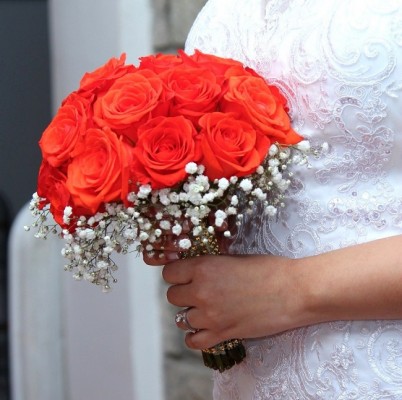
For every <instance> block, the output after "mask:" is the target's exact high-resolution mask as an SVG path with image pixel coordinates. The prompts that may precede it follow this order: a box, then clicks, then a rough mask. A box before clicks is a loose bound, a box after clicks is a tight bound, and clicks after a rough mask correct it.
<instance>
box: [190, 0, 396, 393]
mask: <svg viewBox="0 0 402 400" xmlns="http://www.w3.org/2000/svg"><path fill="white" fill-rule="evenodd" d="M196 48H197V49H200V50H201V51H204V52H207V53H214V54H217V55H220V56H225V57H232V58H235V59H237V60H240V61H242V62H244V63H245V64H247V65H249V66H251V67H253V68H255V69H256V70H257V71H258V72H260V73H261V74H262V75H263V76H264V77H266V78H267V79H268V80H270V81H271V82H273V83H275V84H276V85H278V86H279V87H280V88H281V89H282V91H283V92H284V93H285V95H286V97H287V99H288V101H289V106H290V109H291V116H292V118H293V125H294V127H295V128H296V130H298V131H299V132H300V133H301V134H303V135H304V136H306V137H308V138H309V139H310V140H311V142H312V144H313V145H320V144H322V143H323V142H325V141H326V142H328V143H329V151H328V153H327V154H325V155H323V156H321V157H317V158H316V159H312V160H311V164H312V168H311V169H306V168H303V167H300V168H298V169H297V170H296V171H295V172H296V179H295V181H294V183H293V185H292V188H291V191H290V193H289V199H288V202H287V203H288V205H287V207H286V209H285V210H284V212H283V213H282V214H281V215H280V216H279V218H278V222H277V223H268V222H267V221H258V222H259V223H258V224H255V223H254V224H249V225H247V226H246V227H245V228H244V231H243V232H242V235H241V237H242V241H241V243H237V244H236V245H235V248H234V249H233V251H235V252H239V253H274V254H278V255H283V256H288V257H303V256H307V255H312V254H318V253H322V252H326V251H330V250H333V249H337V248H341V247H345V246H349V245H353V244H357V243H363V242H366V241H370V240H374V239H378V238H382V237H386V236H391V235H397V234H401V233H402V132H401V130H402V116H401V109H402V100H401V90H402V1H401V0H325V1H323V0H210V1H209V2H208V3H207V4H206V6H205V8H204V9H203V11H202V12H201V13H200V15H199V17H198V18H197V20H196V22H195V23H194V26H193V28H192V30H191V32H190V34H189V37H188V41H187V45H186V50H187V51H188V52H192V51H193V50H194V49H196ZM257 218H258V217H257V216H256V217H255V219H257ZM254 222H255V221H254ZM257 226H258V228H257ZM378 267H379V268H381V265H379V266H378ZM267 317H269V316H267ZM247 348H248V356H247V359H246V362H244V363H243V364H241V365H240V366H237V367H235V368H233V369H232V370H230V371H229V372H227V373H224V374H216V376H215V389H214V398H215V399H220V400H225V399H242V400H243V399H247V400H249V399H253V400H257V399H276V400H279V399H286V400H289V399H291V400H292V399H339V400H340V399H359V400H361V399H367V400H368V399H370V400H375V399H402V321H365V322H361V321H355V322H335V323H327V324H321V325H316V326H311V327H307V328H303V329H297V330H293V331H290V332H286V333H283V334H280V335H277V336H274V337H268V338H265V339H260V340H254V341H248V342H247Z"/></svg>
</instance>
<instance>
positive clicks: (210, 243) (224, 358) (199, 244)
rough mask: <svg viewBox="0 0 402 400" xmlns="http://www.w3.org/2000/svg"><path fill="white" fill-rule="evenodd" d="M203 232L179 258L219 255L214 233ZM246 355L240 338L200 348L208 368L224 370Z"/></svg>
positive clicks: (240, 360) (237, 362)
mask: <svg viewBox="0 0 402 400" xmlns="http://www.w3.org/2000/svg"><path fill="white" fill-rule="evenodd" d="M204 232H205V233H204V234H203V235H200V236H197V237H195V238H193V239H192V246H191V247H190V249H188V250H187V251H185V252H183V253H182V256H181V258H182V259H184V258H189V257H198V256H202V255H208V254H210V255H219V254H220V250H219V244H218V239H217V237H216V236H215V234H212V233H209V232H208V231H207V230H206V229H205V230H204ZM245 357H246V349H245V348H244V345H243V341H242V340H241V339H230V340H226V341H224V342H222V343H219V344H217V345H215V346H213V347H210V348H208V349H203V350H202V358H203V360H204V364H205V366H206V367H208V368H212V369H214V370H218V371H219V372H224V371H226V370H228V369H230V368H232V367H233V366H234V365H235V364H239V363H240V362H242V361H243V359H244V358H245Z"/></svg>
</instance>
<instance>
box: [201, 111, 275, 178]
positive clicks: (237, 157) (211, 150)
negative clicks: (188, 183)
mask: <svg viewBox="0 0 402 400" xmlns="http://www.w3.org/2000/svg"><path fill="white" fill-rule="evenodd" d="M200 125H201V127H202V130H201V132H200V136H201V149H202V159H201V164H203V165H204V166H205V174H206V175H207V176H208V178H209V179H210V180H214V179H219V178H230V177H231V176H238V177H240V176H246V175H249V174H251V173H253V172H255V170H256V169H257V167H258V166H259V165H261V163H262V162H263V160H264V158H265V157H266V155H267V152H268V149H269V146H270V141H269V139H268V138H267V137H266V136H264V135H263V134H261V133H259V132H256V131H255V130H254V128H253V127H252V126H251V125H250V124H249V123H247V122H245V121H241V120H238V119H236V118H235V117H234V116H233V115H230V114H224V113H220V112H216V113H212V114H207V115H205V116H203V117H202V118H201V119H200Z"/></svg>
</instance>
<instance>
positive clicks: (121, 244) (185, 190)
mask: <svg viewBox="0 0 402 400" xmlns="http://www.w3.org/2000/svg"><path fill="white" fill-rule="evenodd" d="M309 151H310V146H309V143H308V142H306V141H303V142H301V143H299V144H298V145H297V146H294V147H292V148H281V147H280V146H279V145H276V144H275V145H272V146H271V148H270V149H269V152H268V157H267V159H266V160H265V162H264V163H263V164H262V165H260V166H259V167H258V168H257V169H256V171H255V173H253V174H251V175H249V176H244V177H237V176H232V177H230V178H229V179H227V178H221V179H217V180H215V181H210V180H209V179H208V177H207V176H206V175H204V172H205V171H204V167H203V166H202V165H197V164H196V163H192V162H191V163H188V164H187V165H186V167H185V171H186V173H187V174H188V176H187V179H186V180H185V181H184V182H183V183H182V184H181V185H180V186H179V187H177V188H175V189H173V188H169V189H162V190H153V189H152V188H151V186H150V185H141V186H139V187H138V190H137V191H136V192H131V193H129V194H128V196H127V201H128V204H127V205H124V204H123V203H108V204H105V207H104V209H105V211H104V212H101V213H96V214H95V215H93V216H80V215H75V214H74V210H73V208H72V207H66V208H65V210H64V213H63V222H64V224H65V226H66V227H68V229H67V228H64V229H60V227H59V226H58V225H57V224H55V223H54V222H53V220H52V219H51V218H50V217H51V215H49V214H50V210H49V206H48V205H47V206H45V207H43V204H46V201H45V199H41V198H40V197H39V196H38V194H36V193H35V194H34V195H33V197H32V200H31V202H30V210H31V212H32V214H33V215H34V216H35V218H36V220H35V222H34V223H33V224H32V227H34V228H36V234H35V236H36V237H38V238H43V239H45V238H47V237H48V235H49V233H58V234H59V235H60V236H61V237H62V238H63V239H64V248H63V249H62V256H63V257H64V258H65V259H66V265H65V269H66V270H67V271H70V272H72V273H73V276H74V278H75V279H77V280H87V281H90V282H92V283H94V284H96V285H100V286H102V288H103V290H104V291H109V290H110V288H111V286H112V284H113V283H115V282H116V278H115V277H114V273H115V271H116V270H117V265H116V264H115V262H114V261H113V259H112V256H113V254H114V253H123V254H126V253H128V252H130V251H143V250H145V251H147V252H148V255H149V256H151V255H156V254H157V253H156V252H155V249H154V245H155V243H159V242H160V241H161V236H162V235H163V234H165V233H169V232H170V233H171V234H173V235H175V236H177V237H178V239H177V240H178V246H179V248H180V249H181V250H182V251H187V250H188V249H190V248H191V246H192V242H191V238H196V237H201V238H203V237H205V235H206V234H214V233H215V232H216V231H218V230H219V231H222V227H226V226H229V224H228V218H229V217H230V216H235V217H236V224H237V225H238V224H241V223H242V220H243V215H244V214H246V213H250V212H252V210H253V208H254V206H255V204H256V202H259V203H261V204H262V205H263V209H264V213H265V214H266V216H267V217H268V218H273V217H275V216H276V215H277V213H278V209H279V208H281V207H283V206H284V199H285V191H286V190H287V188H288V187H289V184H290V179H291V176H292V172H291V169H290V168H289V166H290V165H291V164H306V163H307V154H308V152H309ZM211 213H213V214H212V215H213V216H214V218H213V219H212V221H211V220H210V218H209V217H210V215H211ZM184 219H187V220H188V222H189V224H190V225H191V230H190V233H191V235H190V236H189V238H183V236H182V234H183V221H184ZM24 229H25V230H30V229H31V226H25V227H24ZM224 229H226V228H224ZM223 235H224V236H225V237H231V236H232V232H231V231H230V229H227V230H225V231H224V232H223Z"/></svg>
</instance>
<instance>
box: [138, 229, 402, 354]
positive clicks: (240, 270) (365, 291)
mask: <svg viewBox="0 0 402 400" xmlns="http://www.w3.org/2000/svg"><path fill="white" fill-rule="evenodd" d="M169 246H170V245H169V243H167V247H166V248H168V249H172V251H166V252H164V250H159V252H160V254H162V257H161V258H159V254H158V256H157V258H153V259H152V260H148V261H149V263H152V265H161V264H163V263H165V262H166V264H167V265H166V266H165V267H164V270H163V277H164V279H165V280H166V281H167V282H168V283H169V284H171V285H172V286H171V287H170V288H169V290H168V293H167V297H168V300H169V302H171V303H172V304H174V305H176V306H178V307H183V308H184V307H189V311H188V313H187V318H188V322H189V324H190V325H191V326H192V327H193V328H195V329H198V330H199V331H198V332H196V333H188V334H187V336H186V343H187V345H188V346H189V347H190V348H195V349H203V348H207V347H211V346H213V345H215V344H217V343H219V342H222V341H224V340H226V339H232V338H256V337H260V336H269V335H273V334H276V333H279V332H283V331H286V330H288V329H293V328H297V327H301V326H306V325H311V324H316V323H320V322H328V321H339V320H369V319H371V320H375V319H401V318H402V284H401V282H402V251H401V249H402V235H399V236H394V237H389V238H386V239H379V240H376V241H372V242H369V243H365V244H360V245H356V246H352V247H348V248H343V249H339V250H335V251H331V252H328V253H324V254H320V255H316V256H312V257H306V258H303V259H298V260H294V259H288V258H284V257H278V256H270V255H259V256H257V255H254V256H253V255H250V256H238V255H236V256H225V255H220V256H202V257H194V258H189V259H186V260H178V258H180V255H179V254H178V252H177V247H175V245H174V244H173V245H172V247H169ZM144 259H145V257H144ZM172 260H173V261H172Z"/></svg>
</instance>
